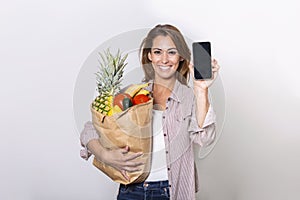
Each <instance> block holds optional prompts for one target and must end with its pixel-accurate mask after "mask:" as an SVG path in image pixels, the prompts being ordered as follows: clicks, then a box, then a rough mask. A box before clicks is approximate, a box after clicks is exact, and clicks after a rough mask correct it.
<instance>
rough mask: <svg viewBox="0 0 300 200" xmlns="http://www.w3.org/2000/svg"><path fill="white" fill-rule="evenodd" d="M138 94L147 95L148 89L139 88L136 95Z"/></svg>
mask: <svg viewBox="0 0 300 200" xmlns="http://www.w3.org/2000/svg"><path fill="white" fill-rule="evenodd" d="M139 94H144V95H148V94H150V92H149V91H148V90H145V89H141V90H140V91H139V92H138V93H137V94H136V95H139Z"/></svg>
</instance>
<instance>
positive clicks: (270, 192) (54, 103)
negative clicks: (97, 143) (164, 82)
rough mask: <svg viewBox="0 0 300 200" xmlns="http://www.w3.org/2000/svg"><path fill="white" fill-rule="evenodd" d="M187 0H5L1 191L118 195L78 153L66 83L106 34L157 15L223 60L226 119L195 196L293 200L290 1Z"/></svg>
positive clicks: (293, 29)
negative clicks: (206, 41)
mask: <svg viewBox="0 0 300 200" xmlns="http://www.w3.org/2000/svg"><path fill="white" fill-rule="evenodd" d="M194 2H196V1H188V0H186V1H177V0H172V1H159V0H154V1H140V0H130V1H116V0H110V1H100V0H98V1H96V0H88V1H83V0H81V1H79V0H72V1H71V0H60V1H58V0H52V1H45V0H44V1H42V0H39V1H38V0H27V1H21V0H19V1H17V0H11V1H5V2H4V1H1V6H0V27H1V31H0V56H1V59H0V67H1V68H0V91H1V104H0V111H1V112H0V120H1V139H0V152H1V157H0V158H1V165H0V169H1V170H0V199H11V200H48V199H49V200H52V199H57V200H60V199H64V200H65V199H72V200H76V199H89V200H93V199H95V200H96V199H105V200H106V199H114V197H115V196H116V189H117V184H115V183H113V182H111V181H110V180H109V179H108V178H107V177H105V176H104V175H103V174H101V173H100V172H99V171H98V170H96V169H95V168H94V167H93V166H92V165H91V163H90V162H85V161H83V160H81V159H80V157H79V149H80V144H79V131H80V130H77V128H76V126H75V122H74V117H73V107H72V101H73V100H72V98H73V90H74V85H75V81H76V77H77V75H78V73H79V70H80V68H81V65H82V63H83V62H84V61H85V59H86V58H87V57H88V56H89V54H90V53H91V52H92V51H93V50H94V49H95V48H96V47H97V46H98V45H100V44H101V43H102V42H104V41H106V40H107V39H109V38H111V37H112V36H115V35H117V34H120V33H122V32H125V31H131V30H134V29H139V28H151V27H153V26H155V25H156V24H158V23H171V24H174V25H175V26H177V27H178V28H179V29H180V30H181V31H182V32H183V33H184V34H185V35H186V36H187V37H189V38H194V39H203V38H205V39H209V40H211V41H212V42H213V44H214V50H213V51H214V56H215V57H216V58H217V59H218V61H219V63H220V65H221V67H222V68H221V70H220V77H219V78H221V79H222V82H223V86H224V89H225V95H226V99H225V101H226V118H225V120H226V121H225V124H224V127H223V131H222V135H221V138H220V140H219V141H218V143H217V145H216V146H215V149H214V150H213V151H212V153H211V154H209V156H208V157H206V158H205V159H204V160H201V161H200V162H199V169H200V172H199V175H200V181H201V192H200V193H199V194H197V196H198V198H199V199H206V200H233V199H236V200H253V199H257V200H260V199H262V200H265V199H272V200H277V199H278V200H282V199H285V200H296V199H299V197H300V191H299V182H300V172H299V169H300V155H299V154H300V147H299V144H300V135H299V133H300V128H299V122H300V121H299V119H300V117H299V115H300V114H299V113H300V104H299V100H300V87H299V86H300V79H299V78H298V76H299V73H300V70H299V64H298V59H299V44H300V39H299V35H300V31H299V22H298V19H299V18H300V14H299V6H298V3H297V1H292V0H285V1H281V2H280V3H279V2H274V1H258V0H256V1H255V0H254V1H253V0H252V1H237V0H236V1H234V0H228V1H216V0H210V1H197V2H198V3H197V4H196V3H194ZM200 197H201V198H200Z"/></svg>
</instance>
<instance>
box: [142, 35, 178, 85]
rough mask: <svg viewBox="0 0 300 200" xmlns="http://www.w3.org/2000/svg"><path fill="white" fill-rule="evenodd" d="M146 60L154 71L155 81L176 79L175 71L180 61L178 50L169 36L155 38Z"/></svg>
mask: <svg viewBox="0 0 300 200" xmlns="http://www.w3.org/2000/svg"><path fill="white" fill-rule="evenodd" d="M148 58H149V60H151V62H152V67H153V68H154V71H155V79H158V78H160V79H164V80H167V79H172V78H176V70H177V68H178V66H179V62H180V60H182V59H181V57H180V55H179V54H178V50H177V49H176V46H175V44H174V42H173V41H172V39H171V38H170V37H169V36H157V37H156V38H154V40H153V46H152V48H151V52H149V53H148Z"/></svg>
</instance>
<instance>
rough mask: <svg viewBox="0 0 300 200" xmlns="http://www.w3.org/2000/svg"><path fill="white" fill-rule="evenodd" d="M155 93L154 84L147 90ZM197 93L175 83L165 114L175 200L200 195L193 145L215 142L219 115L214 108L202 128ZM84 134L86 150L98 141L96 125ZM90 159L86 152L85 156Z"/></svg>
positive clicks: (169, 169)
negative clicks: (197, 108)
mask: <svg viewBox="0 0 300 200" xmlns="http://www.w3.org/2000/svg"><path fill="white" fill-rule="evenodd" d="M146 89H148V90H150V91H151V89H152V83H151V84H150V85H149V86H148V88H146ZM195 105H196V103H195V95H194V92H193V89H192V88H190V87H188V86H185V85H183V84H181V83H180V82H179V81H176V82H175V85H174V89H173V91H172V93H171V96H170V97H169V98H168V100H167V102H166V109H165V110H164V111H163V134H164V140H165V144H166V147H165V150H166V156H167V169H168V180H169V184H170V186H169V187H170V199H171V200H187V199H189V200H194V199H195V193H196V192H197V191H198V185H199V184H198V176H197V170H196V166H195V160H194V152H193V145H192V144H193V143H196V144H198V145H200V146H201V147H206V146H208V145H210V144H211V143H212V142H213V141H214V139H215V135H216V132H215V128H216V115H215V113H214V111H213V108H212V106H211V105H210V107H209V109H208V112H207V114H206V117H205V120H204V124H203V127H202V128H200V127H199V126H198V122H197V120H196V111H195ZM86 126H89V127H90V128H89V129H87V130H89V131H84V132H82V134H81V142H82V144H83V146H86V144H87V143H88V141H89V140H91V139H94V138H97V137H98V135H97V133H96V132H95V130H93V128H92V125H91V124H89V125H86ZM81 155H82V157H84V156H86V158H87V157H88V156H87V152H86V151H82V152H81Z"/></svg>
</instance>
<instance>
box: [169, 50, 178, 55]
mask: <svg viewBox="0 0 300 200" xmlns="http://www.w3.org/2000/svg"><path fill="white" fill-rule="evenodd" d="M168 53H169V54H170V55H176V54H177V51H169V52H168Z"/></svg>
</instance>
